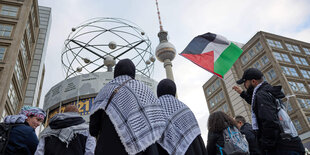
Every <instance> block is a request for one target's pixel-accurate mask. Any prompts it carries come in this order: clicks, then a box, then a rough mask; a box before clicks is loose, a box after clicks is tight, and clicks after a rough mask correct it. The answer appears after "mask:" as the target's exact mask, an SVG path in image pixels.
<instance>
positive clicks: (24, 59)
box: [20, 39, 28, 66]
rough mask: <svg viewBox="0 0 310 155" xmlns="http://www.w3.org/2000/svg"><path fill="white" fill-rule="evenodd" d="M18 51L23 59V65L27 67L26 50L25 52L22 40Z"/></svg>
mask: <svg viewBox="0 0 310 155" xmlns="http://www.w3.org/2000/svg"><path fill="white" fill-rule="evenodd" d="M20 51H21V54H22V57H23V61H24V65H25V66H27V65H28V56H27V50H26V46H25V41H24V39H22V42H21V44H20Z"/></svg>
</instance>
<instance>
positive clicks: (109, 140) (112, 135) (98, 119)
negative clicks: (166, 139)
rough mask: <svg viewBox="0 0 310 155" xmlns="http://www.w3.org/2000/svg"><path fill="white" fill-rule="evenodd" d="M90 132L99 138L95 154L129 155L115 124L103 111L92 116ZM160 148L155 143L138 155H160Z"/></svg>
mask: <svg viewBox="0 0 310 155" xmlns="http://www.w3.org/2000/svg"><path fill="white" fill-rule="evenodd" d="M89 132H90V134H91V135H92V136H94V137H97V145H96V149H95V154H108V155H114V154H115V155H128V153H127V152H126V150H125V147H124V145H123V144H122V142H121V140H120V138H119V136H118V134H117V132H116V130H115V128H114V125H113V123H112V122H111V120H110V118H109V116H108V115H107V114H106V113H105V112H104V111H103V110H99V111H97V112H96V113H94V114H93V115H91V117H90V124H89ZM100 133H108V134H100ZM159 147H161V146H160V145H159V144H157V143H155V144H153V145H151V146H149V147H148V148H147V149H146V150H145V151H141V152H139V153H137V155H157V154H159V150H163V148H160V149H159Z"/></svg>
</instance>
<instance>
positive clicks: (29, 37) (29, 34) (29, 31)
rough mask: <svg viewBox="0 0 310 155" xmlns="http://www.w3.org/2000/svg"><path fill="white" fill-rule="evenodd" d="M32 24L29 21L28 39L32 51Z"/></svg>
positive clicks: (27, 28)
mask: <svg viewBox="0 0 310 155" xmlns="http://www.w3.org/2000/svg"><path fill="white" fill-rule="evenodd" d="M30 26H31V25H30V23H29V21H28V23H27V26H26V34H27V37H28V45H29V48H30V49H31V48H32V36H31V30H30Z"/></svg>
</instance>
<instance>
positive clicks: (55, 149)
mask: <svg viewBox="0 0 310 155" xmlns="http://www.w3.org/2000/svg"><path fill="white" fill-rule="evenodd" d="M237 84H239V85H240V84H243V85H244V87H245V88H246V91H243V90H242V89H241V88H240V87H238V86H234V87H233V89H234V90H235V91H236V92H237V93H239V94H240V96H241V97H242V98H243V99H244V100H245V101H246V102H247V103H249V104H250V105H251V111H252V118H251V120H252V125H251V124H249V123H247V122H246V119H245V118H244V117H243V116H240V115H239V116H236V117H235V118H232V117H230V116H229V115H227V114H225V113H224V112H222V111H217V112H214V113H211V114H210V116H209V119H208V125H207V126H208V140H207V145H205V144H204V142H203V140H202V138H201V131H200V128H199V125H198V122H197V120H196V118H195V116H194V114H193V112H192V111H191V110H190V109H189V108H188V107H187V106H186V105H185V104H184V103H183V102H181V101H180V100H178V99H177V98H176V92H177V89H176V85H175V83H174V82H173V81H172V80H169V79H163V80H161V81H160V82H159V84H158V86H157V96H155V95H154V93H153V92H152V91H151V90H150V89H149V88H148V87H147V86H146V85H144V84H143V83H142V82H140V81H139V80H136V79H135V65H134V64H133V62H132V61H131V60H129V59H123V60H120V61H119V62H118V63H117V64H116V66H115V69H114V79H113V80H112V81H110V82H109V83H108V84H106V85H105V86H104V87H103V88H102V89H101V90H100V92H99V93H98V95H97V96H96V99H95V102H94V104H93V105H92V108H91V114H90V117H89V124H88V123H86V121H85V120H84V119H83V118H82V117H81V116H80V115H79V112H78V109H77V107H75V106H74V105H67V106H66V107H65V110H64V113H58V114H56V115H55V116H53V117H52V118H51V119H50V120H49V122H48V126H47V127H46V128H45V129H44V130H43V131H42V132H41V133H40V135H39V139H38V137H37V136H36V134H35V129H36V128H37V127H38V126H39V125H40V124H41V123H42V122H43V121H44V120H45V119H46V118H45V117H46V114H45V112H44V111H43V110H42V109H40V108H37V107H29V106H25V107H23V108H22V109H21V112H20V113H19V114H18V115H10V116H7V117H6V118H5V119H4V123H2V124H1V126H3V125H7V126H9V127H10V134H9V137H8V140H7V142H5V143H2V142H1V144H0V145H1V147H0V151H1V148H4V149H3V150H2V152H0V154H7V155H19V154H25V155H33V154H36V155H43V154H46V155H56V154H57V155H59V154H66V155H67V154H68V155H70V154H72V155H73V154H74V155H82V154H85V155H91V154H107V155H127V154H131V155H134V154H137V155H166V154H167V155H168V154H171V155H207V154H208V155H218V154H221V155H226V154H251V155H303V154H305V149H304V147H303V144H302V143H301V139H300V138H299V137H298V134H297V132H296V130H295V128H294V126H292V125H291V122H290V119H289V120H287V122H286V123H283V120H281V119H280V118H279V116H280V114H279V111H281V110H282V109H281V108H279V106H278V105H277V103H278V102H277V101H278V99H281V98H283V97H284V96H285V95H284V94H283V93H282V92H281V87H279V86H271V85H270V84H268V83H267V82H265V81H264V80H263V74H262V73H261V72H260V71H259V70H257V69H254V68H250V69H248V70H246V71H245V72H244V74H243V76H242V78H241V79H240V80H238V81H237ZM281 112H282V111H281ZM284 114H285V113H284ZM281 116H282V115H281ZM281 118H282V117H281ZM283 124H284V125H286V126H283ZM1 134H2V133H1ZM2 145H3V146H2Z"/></svg>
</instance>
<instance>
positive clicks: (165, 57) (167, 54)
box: [155, 0, 176, 81]
mask: <svg viewBox="0 0 310 155" xmlns="http://www.w3.org/2000/svg"><path fill="white" fill-rule="evenodd" d="M156 7H157V14H158V20H159V29H160V31H159V32H158V34H157V36H158V38H159V45H158V46H157V47H156V54H155V55H156V58H157V59H158V60H159V61H160V62H163V63H164V68H165V70H166V76H167V78H168V79H170V80H172V81H174V78H173V72H172V62H171V61H172V60H173V59H174V57H175V54H176V51H175V47H174V45H173V44H171V43H170V42H169V41H168V39H167V36H168V32H167V31H164V29H163V26H162V23H161V19H160V13H159V7H158V2H157V0H156Z"/></svg>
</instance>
